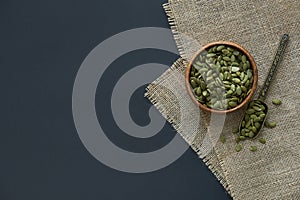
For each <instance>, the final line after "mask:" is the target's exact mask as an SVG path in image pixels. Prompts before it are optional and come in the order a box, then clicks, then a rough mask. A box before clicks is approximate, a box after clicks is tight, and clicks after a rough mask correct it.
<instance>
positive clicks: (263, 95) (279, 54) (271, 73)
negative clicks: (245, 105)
mask: <svg viewBox="0 0 300 200" xmlns="http://www.w3.org/2000/svg"><path fill="white" fill-rule="evenodd" d="M288 39H289V35H288V34H284V35H283V36H282V38H281V40H280V43H279V46H278V49H277V52H276V54H275V57H274V60H273V63H272V66H271V68H270V70H269V73H268V76H267V78H266V80H265V82H264V85H263V88H262V90H261V92H260V94H259V97H258V99H259V100H261V101H264V100H265V98H266V94H267V92H268V90H269V87H270V83H271V80H272V78H273V76H274V74H275V71H276V68H277V66H278V64H279V63H280V60H281V58H282V55H283V52H284V50H285V47H286V45H287V42H288Z"/></svg>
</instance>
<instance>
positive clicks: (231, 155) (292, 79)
mask: <svg viewBox="0 0 300 200" xmlns="http://www.w3.org/2000/svg"><path fill="white" fill-rule="evenodd" d="M164 9H165V11H166V14H167V16H168V20H169V23H170V26H171V30H172V32H173V35H174V39H175V42H176V44H177V47H178V49H179V52H180V55H181V57H182V58H180V59H179V60H177V61H176V62H175V63H174V64H173V66H172V67H171V68H170V69H169V70H167V71H166V72H165V73H164V74H163V75H162V76H161V77H159V78H158V79H157V80H156V81H154V82H153V83H152V84H150V85H149V86H148V88H147V92H146V94H145V96H146V97H147V98H148V99H149V100H150V101H151V102H152V103H153V104H154V105H155V106H156V107H157V108H158V110H159V111H160V112H161V113H162V115H163V116H164V117H165V118H166V119H167V120H168V121H169V122H170V123H171V124H172V125H173V126H174V128H175V129H176V130H177V131H178V133H179V134H180V135H181V136H182V137H183V138H184V139H185V140H186V141H187V143H188V144H189V145H190V146H191V147H192V148H193V149H194V150H195V151H196V152H197V153H198V155H199V157H201V158H202V156H201V152H200V151H199V149H200V148H201V145H202V142H203V138H204V137H205V135H206V134H207V129H206V127H205V120H206V119H207V117H201V118H200V122H198V123H197V122H194V127H197V128H194V129H189V130H188V131H185V130H184V127H186V126H184V125H183V124H182V123H183V121H185V120H182V119H181V118H180V117H178V115H180V112H184V111H183V110H180V109H181V106H180V105H182V103H175V102H183V103H185V104H187V105H190V100H188V98H190V97H189V96H188V94H187V92H186V89H185V83H184V71H185V67H186V63H187V62H188V61H189V60H190V59H191V57H192V56H193V55H194V53H195V52H196V51H197V50H198V49H199V47H201V46H202V45H204V44H207V43H209V42H212V41H217V40H228V41H233V42H236V43H239V44H241V45H242V46H243V47H245V48H246V49H247V50H248V51H249V52H250V53H251V55H252V56H253V57H254V59H255V61H256V64H257V66H258V73H259V80H258V84H259V88H261V87H262V84H263V82H264V80H265V78H266V76H267V73H268V70H269V67H270V66H271V63H272V60H273V57H274V55H275V52H276V49H277V46H278V43H279V40H280V38H281V36H282V34H284V33H288V34H289V35H290V41H289V44H288V46H287V48H286V51H285V54H284V57H283V60H282V62H281V63H280V66H279V67H278V69H277V73H276V75H275V77H274V78H273V81H272V84H271V88H270V90H269V92H268V94H267V99H266V103H267V104H268V105H269V114H268V120H269V121H275V122H277V126H276V127H275V128H274V129H267V128H264V129H263V132H262V133H261V137H264V138H266V140H267V144H265V145H263V144H260V143H259V142H258V141H257V140H253V141H245V142H243V146H244V149H243V150H242V151H241V152H238V153H237V152H235V150H234V148H235V141H234V139H235V135H233V134H232V133H231V130H232V128H233V127H237V126H238V122H239V121H240V120H241V117H242V113H243V110H241V111H240V112H237V113H234V114H230V115H227V116H226V122H225V126H224V129H223V134H224V136H225V137H226V143H225V144H222V143H220V142H218V143H217V144H216V146H215V147H214V149H213V151H211V153H210V154H208V155H206V156H205V157H203V158H202V159H203V160H204V162H205V163H206V164H207V165H208V167H209V168H210V169H211V170H212V172H213V173H214V174H215V175H216V177H217V178H218V179H219V180H220V182H221V183H222V185H223V186H224V187H225V189H226V190H227V191H228V192H229V193H230V194H231V196H232V197H233V199H238V200H240V199H241V200H248V199H249V200H253V199H288V200H290V199H295V200H296V199H300V120H299V119H300V118H299V113H300V87H299V85H300V80H299V77H300V76H299V75H300V65H299V63H300V26H299V22H300V1H299V0H285V1H279V0H268V1H263V0H260V1H259V0H252V1H251V0H250V1H234V0H214V1H207V0H170V1H169V2H168V3H166V4H164ZM174 74H181V75H182V76H181V77H178V75H176V76H175V75H174ZM176 77H177V78H176ZM175 78H176V79H177V81H175V80H174V79H175ZM164 85H168V86H167V87H164ZM259 88H258V89H259ZM172 90H177V91H180V92H177V93H176V95H171V93H172V92H170V91H172ZM256 96H257V92H256V94H255V97H256ZM273 98H280V99H281V100H282V102H283V104H282V105H280V106H275V105H272V103H271V100H272V99H273ZM191 106H192V105H191ZM189 112H190V116H191V117H190V118H191V119H193V118H195V119H198V118H199V117H198V116H199V115H201V112H199V111H198V109H194V110H189ZM180 119H181V120H180ZM190 124H191V123H190ZM192 125H193V124H192ZM250 145H256V146H257V147H258V151H257V152H255V153H253V152H251V151H249V147H250Z"/></svg>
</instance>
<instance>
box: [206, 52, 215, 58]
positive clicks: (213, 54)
mask: <svg viewBox="0 0 300 200" xmlns="http://www.w3.org/2000/svg"><path fill="white" fill-rule="evenodd" d="M216 55H217V54H215V53H209V54H207V55H206V57H208V58H211V57H214V56H216Z"/></svg>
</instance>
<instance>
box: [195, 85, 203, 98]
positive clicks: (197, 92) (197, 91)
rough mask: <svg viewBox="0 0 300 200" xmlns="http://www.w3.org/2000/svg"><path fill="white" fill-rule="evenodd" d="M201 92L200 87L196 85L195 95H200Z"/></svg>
mask: <svg viewBox="0 0 300 200" xmlns="http://www.w3.org/2000/svg"><path fill="white" fill-rule="evenodd" d="M201 93H202V92H201V88H200V87H198V88H197V90H196V95H197V96H200V95H201Z"/></svg>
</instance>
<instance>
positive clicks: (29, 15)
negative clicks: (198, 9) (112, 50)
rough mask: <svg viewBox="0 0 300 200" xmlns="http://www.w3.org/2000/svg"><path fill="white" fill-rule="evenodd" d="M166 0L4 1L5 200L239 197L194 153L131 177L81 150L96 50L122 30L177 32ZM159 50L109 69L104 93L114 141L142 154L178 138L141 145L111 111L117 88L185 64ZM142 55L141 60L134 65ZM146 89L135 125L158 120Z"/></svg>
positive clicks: (137, 101) (100, 102) (134, 106)
mask: <svg viewBox="0 0 300 200" xmlns="http://www.w3.org/2000/svg"><path fill="white" fill-rule="evenodd" d="M165 2H166V0H149V1H139V0H127V1H121V0H118V1H111V0H110V1H108V0H105V1H103V0H102V1H99V0H88V1H83V0H81V1H79V0H51V1H50V0H49V1H45V0H27V1H23V0H1V1H0V9H1V10H0V25H1V26H0V64H1V72H0V74H1V80H0V81H1V82H0V83H1V84H0V87H1V124H0V127H1V132H0V134H1V139H0V200H19V199H22V200H53V199H56V200H69V199H70V200H71V199H72V200H82V199H88V200H95V199H97V200H98V199H103V200H110V199H112V200H115V199H126V200H127V199H128V200H129V199H132V200H134V199H144V200H153V199H158V200H161V199H162V200H165V199H172V200H177V199H178V200H179V199H218V200H219V199H220V200H221V199H224V200H225V199H230V197H229V196H228V195H227V193H226V191H225V190H224V189H223V188H222V186H221V185H220V183H219V182H218V181H217V180H216V178H215V177H214V176H213V174H212V173H211V172H210V171H209V170H208V168H207V167H206V166H205V164H204V163H203V162H202V161H201V160H200V159H198V157H197V155H196V154H195V153H194V152H193V151H192V150H191V149H189V150H188V151H187V152H185V154H184V155H183V156H182V157H181V158H180V159H178V160H177V161H175V162H174V163H173V164H171V165H169V166H168V167H166V168H163V169H161V170H159V171H155V172H151V173H144V174H129V173H124V172H120V171H116V170H114V169H111V168H109V167H107V166H105V165H103V164H102V163H100V162H99V161H97V160H96V159H94V158H93V157H92V156H91V155H90V154H89V153H88V152H87V150H86V149H85V147H84V146H83V144H82V143H81V141H80V139H79V137H78V135H77V132H76V129H75V126H74V122H73V118H72V107H71V103H72V87H73V83H74V79H75V76H76V73H77V71H78V69H79V67H80V65H81V63H82V61H83V60H84V58H85V57H86V56H87V55H88V53H89V52H90V51H91V50H92V49H93V48H94V47H95V46H97V45H98V44H99V43H101V42H102V41H104V40H105V39H107V38H108V37H110V36H112V35H114V34H117V33H119V32H122V31H125V30H128V29H132V28H139V27H149V26H151V27H165V28H169V25H168V23H167V18H166V16H165V13H164V11H163V9H162V6H161V4H162V3H165ZM177 57H178V56H177V55H173V54H170V53H167V52H163V51H158V50H151V49H150V50H149V49H148V50H139V51H135V52H131V53H128V54H126V55H123V56H122V57H120V58H119V59H118V60H116V61H115V62H114V63H113V64H112V65H111V66H110V67H109V69H108V70H107V71H106V72H105V76H104V77H103V78H102V79H101V81H100V83H99V88H101V89H99V88H98V91H97V95H96V107H97V112H98V113H99V112H101V113H102V114H104V116H107V117H105V118H99V122H100V123H101V125H103V129H104V130H105V132H106V133H107V134H109V135H108V137H109V138H110V139H111V140H112V141H113V142H114V143H115V144H117V145H118V146H120V147H122V148H124V149H127V150H131V151H136V152H147V151H151V150H154V149H158V148H161V147H163V146H164V145H165V144H166V143H167V142H169V141H170V140H171V139H172V137H174V134H175V132H174V130H173V129H172V128H171V127H170V125H168V124H166V125H165V127H164V129H163V130H162V131H161V132H160V133H159V134H157V135H156V136H154V137H153V138H149V139H144V140H143V139H134V138H132V137H130V136H128V135H126V134H124V133H123V132H121V131H120V130H119V129H118V128H117V127H116V125H115V122H114V121H113V118H112V116H111V111H110V110H109V109H108V108H109V98H110V94H111V90H112V85H111V84H112V83H113V82H116V81H117V79H118V77H120V76H121V75H122V74H123V73H125V72H126V71H128V70H129V69H131V68H133V67H134V66H136V65H138V64H143V63H149V62H158V63H162V64H166V65H171V64H172V63H173V62H174V61H175V60H176V58H177ZM133 58H134V59H133ZM143 93H144V87H141V88H140V89H138V90H137V91H136V92H135V94H134V95H133V96H132V98H131V102H130V111H131V115H132V118H133V119H134V120H135V122H136V123H137V124H139V125H146V124H148V123H149V118H148V116H147V112H148V109H149V107H150V106H151V104H150V103H149V102H148V101H147V100H146V99H144V98H143Z"/></svg>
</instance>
